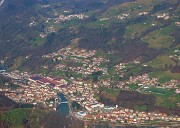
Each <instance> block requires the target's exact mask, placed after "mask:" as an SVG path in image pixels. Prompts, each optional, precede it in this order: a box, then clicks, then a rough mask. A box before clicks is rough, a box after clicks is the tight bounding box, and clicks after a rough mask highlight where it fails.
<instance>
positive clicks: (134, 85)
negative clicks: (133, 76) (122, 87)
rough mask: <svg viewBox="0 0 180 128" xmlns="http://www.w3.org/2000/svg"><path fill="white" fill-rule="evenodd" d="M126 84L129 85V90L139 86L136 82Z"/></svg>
mask: <svg viewBox="0 0 180 128" xmlns="http://www.w3.org/2000/svg"><path fill="white" fill-rule="evenodd" d="M128 86H129V89H131V90H136V89H138V88H139V86H138V85H137V84H130V85H128Z"/></svg>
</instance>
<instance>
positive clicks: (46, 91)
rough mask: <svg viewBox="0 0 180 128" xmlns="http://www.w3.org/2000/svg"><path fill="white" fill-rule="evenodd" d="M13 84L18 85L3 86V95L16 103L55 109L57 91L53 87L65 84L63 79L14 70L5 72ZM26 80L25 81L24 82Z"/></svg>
mask: <svg viewBox="0 0 180 128" xmlns="http://www.w3.org/2000/svg"><path fill="white" fill-rule="evenodd" d="M5 75H6V76H7V77H10V78H11V79H12V81H13V82H14V83H15V84H18V85H19V86H20V87H19V88H18V89H16V90H13V89H10V88H5V89H4V90H2V91H5V92H7V93H5V95H6V96H7V97H9V98H10V99H12V100H14V101H16V102H18V103H29V104H33V105H38V104H41V105H43V106H44V107H46V108H51V109H54V110H56V106H57V103H58V97H57V91H55V89H59V88H61V86H64V85H67V82H66V81H65V80H64V79H58V78H56V79H54V78H50V77H43V76H40V75H32V76H31V75H29V74H28V73H26V72H25V73H20V72H19V71H14V72H10V73H5ZM24 81H26V82H24Z"/></svg>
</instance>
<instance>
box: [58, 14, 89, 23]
mask: <svg viewBox="0 0 180 128" xmlns="http://www.w3.org/2000/svg"><path fill="white" fill-rule="evenodd" d="M85 18H88V16H87V15H85V14H73V15H67V16H65V15H59V17H58V18H56V19H55V23H59V22H60V21H67V20H72V19H80V20H81V19H85Z"/></svg>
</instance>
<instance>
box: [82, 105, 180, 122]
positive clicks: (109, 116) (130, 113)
mask: <svg viewBox="0 0 180 128" xmlns="http://www.w3.org/2000/svg"><path fill="white" fill-rule="evenodd" d="M84 119H85V120H91V121H110V122H119V123H120V124H138V123H139V124H143V123H144V124H145V123H149V122H153V121H154V122H155V121H158V120H161V122H164V121H165V122H179V121H180V117H178V116H168V115H167V114H165V113H155V112H148V113H147V112H139V111H134V110H131V109H127V108H116V107H114V109H110V110H107V109H101V110H98V111H91V112H89V113H87V115H86V116H85V117H84Z"/></svg>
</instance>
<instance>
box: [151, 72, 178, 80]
mask: <svg viewBox="0 0 180 128" xmlns="http://www.w3.org/2000/svg"><path fill="white" fill-rule="evenodd" d="M149 75H150V78H159V79H160V80H161V79H175V80H180V73H172V72H171V71H157V72H152V73H150V74H149ZM163 81H164V80H163Z"/></svg>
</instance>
